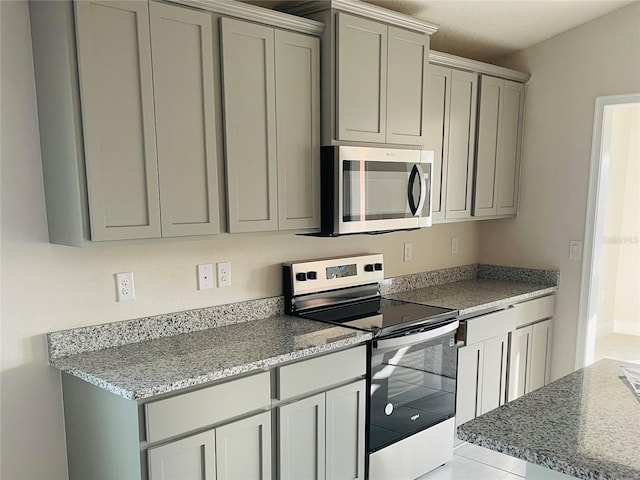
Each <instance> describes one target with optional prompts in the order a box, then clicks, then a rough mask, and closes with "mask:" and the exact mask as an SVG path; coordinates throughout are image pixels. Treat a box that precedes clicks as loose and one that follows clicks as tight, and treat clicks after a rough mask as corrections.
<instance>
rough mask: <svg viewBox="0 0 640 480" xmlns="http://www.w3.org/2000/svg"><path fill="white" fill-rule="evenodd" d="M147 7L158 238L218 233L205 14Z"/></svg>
mask: <svg viewBox="0 0 640 480" xmlns="http://www.w3.org/2000/svg"><path fill="white" fill-rule="evenodd" d="M149 8H150V13H151V46H152V53H153V83H154V95H155V114H156V130H157V137H158V140H157V146H158V169H159V179H160V207H161V208H160V209H161V212H162V215H161V218H162V236H163V237H166V236H179V235H202V234H215V233H219V231H220V220H219V209H218V185H217V182H218V178H217V165H218V158H217V149H216V147H217V144H216V125H215V108H216V106H217V103H216V102H217V99H216V92H215V90H214V85H215V82H214V58H217V56H214V51H213V45H214V43H213V31H212V22H211V14H210V13H208V12H198V11H195V10H189V9H186V8H180V7H176V6H172V5H166V4H161V3H155V2H151V3H150V4H149Z"/></svg>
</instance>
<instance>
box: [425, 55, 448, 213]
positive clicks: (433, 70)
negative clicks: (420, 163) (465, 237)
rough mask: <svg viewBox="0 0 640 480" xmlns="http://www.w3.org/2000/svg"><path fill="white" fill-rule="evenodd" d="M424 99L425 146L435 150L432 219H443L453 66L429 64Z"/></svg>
mask: <svg viewBox="0 0 640 480" xmlns="http://www.w3.org/2000/svg"><path fill="white" fill-rule="evenodd" d="M428 71H429V75H428V76H427V89H426V91H425V95H426V98H425V103H426V105H427V113H426V116H425V128H426V136H425V141H424V148H425V149H427V150H433V153H434V159H433V187H432V190H431V202H432V204H431V205H432V207H431V210H432V215H433V220H443V219H444V206H445V198H446V195H447V158H448V150H449V105H450V101H451V92H450V91H451V69H450V68H444V67H441V66H439V65H429V70H428Z"/></svg>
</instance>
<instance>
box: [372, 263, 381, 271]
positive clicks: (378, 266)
mask: <svg viewBox="0 0 640 480" xmlns="http://www.w3.org/2000/svg"><path fill="white" fill-rule="evenodd" d="M373 268H375V269H376V271H381V270H382V264H381V263H376V264H375V265H374V266H373Z"/></svg>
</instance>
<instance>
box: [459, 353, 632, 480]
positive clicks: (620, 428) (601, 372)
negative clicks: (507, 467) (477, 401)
mask: <svg viewBox="0 0 640 480" xmlns="http://www.w3.org/2000/svg"><path fill="white" fill-rule="evenodd" d="M620 365H625V363H623V362H619V361H615V360H600V361H599V362H596V363H594V364H593V365H591V366H589V367H586V368H584V369H581V370H578V371H576V372H574V373H572V374H570V375H567V376H566V377H563V378H561V379H559V380H557V381H555V382H553V383H551V384H549V385H547V386H546V387H542V388H540V389H538V390H536V391H534V392H531V393H530V394H528V395H525V396H523V397H520V398H518V399H517V400H514V401H513V402H510V403H508V404H506V405H504V406H502V407H500V408H498V409H496V410H493V411H491V412H489V413H486V414H485V415H482V416H480V417H478V418H476V419H474V420H471V421H469V422H467V423H465V424H463V425H461V426H460V427H458V437H459V438H460V439H462V440H467V441H469V442H471V443H475V444H476V445H480V446H482V447H486V448H489V449H491V450H496V451H498V452H502V453H506V454H507V455H511V456H513V457H518V458H521V459H523V460H526V461H528V462H531V463H534V464H537V465H541V466H543V467H546V468H549V469H552V470H556V471H558V472H562V473H565V474H567V475H571V476H573V477H577V478H584V479H599V480H621V479H625V480H631V479H640V434H639V433H640V398H639V397H638V396H636V395H635V393H633V391H632V390H631V387H630V385H629V384H628V383H627V382H626V379H623V378H620V377H622V372H621V370H620V368H619V366H620ZM627 365H629V364H627ZM635 367H638V365H635Z"/></svg>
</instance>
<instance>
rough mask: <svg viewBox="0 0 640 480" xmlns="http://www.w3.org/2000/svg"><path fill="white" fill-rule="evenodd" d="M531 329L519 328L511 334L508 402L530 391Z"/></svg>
mask: <svg viewBox="0 0 640 480" xmlns="http://www.w3.org/2000/svg"><path fill="white" fill-rule="evenodd" d="M530 350H531V327H524V328H518V329H517V330H515V331H513V332H511V333H510V334H509V379H508V393H507V401H509V402H510V401H511V400H515V399H516V398H518V397H521V396H522V395H524V394H525V393H527V392H528V391H529V382H530V367H529V362H530V359H529V356H530Z"/></svg>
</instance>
